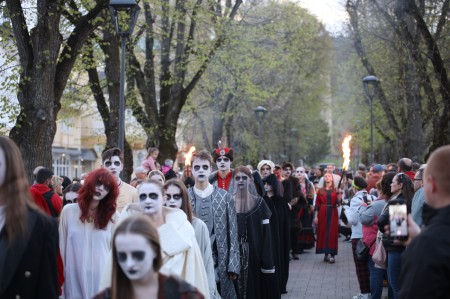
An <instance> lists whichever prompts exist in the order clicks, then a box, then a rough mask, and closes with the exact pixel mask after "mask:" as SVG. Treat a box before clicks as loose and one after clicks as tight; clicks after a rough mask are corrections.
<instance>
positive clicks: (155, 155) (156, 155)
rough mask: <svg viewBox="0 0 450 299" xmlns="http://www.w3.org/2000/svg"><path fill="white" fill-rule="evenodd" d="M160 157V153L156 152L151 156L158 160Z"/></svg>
mask: <svg viewBox="0 0 450 299" xmlns="http://www.w3.org/2000/svg"><path fill="white" fill-rule="evenodd" d="M158 155H159V151H154V152H153V153H152V154H151V156H152V157H153V159H156V158H158Z"/></svg>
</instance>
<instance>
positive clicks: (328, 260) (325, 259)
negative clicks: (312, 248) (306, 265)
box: [323, 255, 330, 263]
mask: <svg viewBox="0 0 450 299" xmlns="http://www.w3.org/2000/svg"><path fill="white" fill-rule="evenodd" d="M323 261H324V262H325V263H329V262H330V258H329V257H328V255H326V256H325V257H324V258H323Z"/></svg>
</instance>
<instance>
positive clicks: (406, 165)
mask: <svg viewBox="0 0 450 299" xmlns="http://www.w3.org/2000/svg"><path fill="white" fill-rule="evenodd" d="M397 165H398V172H401V173H404V174H406V175H407V176H408V177H409V178H410V179H411V181H412V180H414V175H415V173H414V171H413V168H412V167H413V162H412V160H411V159H409V158H401V159H400V160H398V162H397Z"/></svg>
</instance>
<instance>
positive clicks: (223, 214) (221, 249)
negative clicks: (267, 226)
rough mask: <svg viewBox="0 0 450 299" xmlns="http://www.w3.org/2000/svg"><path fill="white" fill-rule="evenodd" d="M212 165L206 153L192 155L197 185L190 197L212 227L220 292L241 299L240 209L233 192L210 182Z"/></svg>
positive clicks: (200, 215)
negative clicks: (237, 288) (236, 282)
mask: <svg viewBox="0 0 450 299" xmlns="http://www.w3.org/2000/svg"><path fill="white" fill-rule="evenodd" d="M211 164H212V157H211V155H210V154H209V153H208V152H207V151H205V150H202V151H199V152H195V153H194V154H193V155H192V159H191V165H192V174H193V175H194V179H195V185H194V187H192V188H189V190H188V192H189V198H190V200H191V203H192V207H193V211H194V214H195V215H196V216H197V217H199V218H200V219H201V220H203V222H205V224H206V226H207V227H208V232H209V238H210V241H211V250H212V254H213V260H214V269H215V273H216V275H215V279H216V283H217V284H218V290H219V293H220V295H221V296H222V298H237V294H236V291H235V288H234V285H233V280H235V279H237V276H238V273H239V271H240V265H239V246H238V240H237V222H236V209H235V207H234V201H233V199H232V198H231V195H230V194H229V192H227V191H225V190H223V189H220V188H218V187H217V186H216V187H215V186H213V185H211V184H210V183H209V181H208V177H209V175H210V174H211Z"/></svg>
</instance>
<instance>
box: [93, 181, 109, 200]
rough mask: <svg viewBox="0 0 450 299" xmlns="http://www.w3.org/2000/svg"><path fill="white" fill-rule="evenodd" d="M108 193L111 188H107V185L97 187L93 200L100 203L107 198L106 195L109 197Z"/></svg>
mask: <svg viewBox="0 0 450 299" xmlns="http://www.w3.org/2000/svg"><path fill="white" fill-rule="evenodd" d="M108 192H109V188H108V187H106V186H105V185H96V186H95V193H94V197H93V199H94V200H97V201H100V200H102V199H103V198H105V197H106V195H108Z"/></svg>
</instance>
